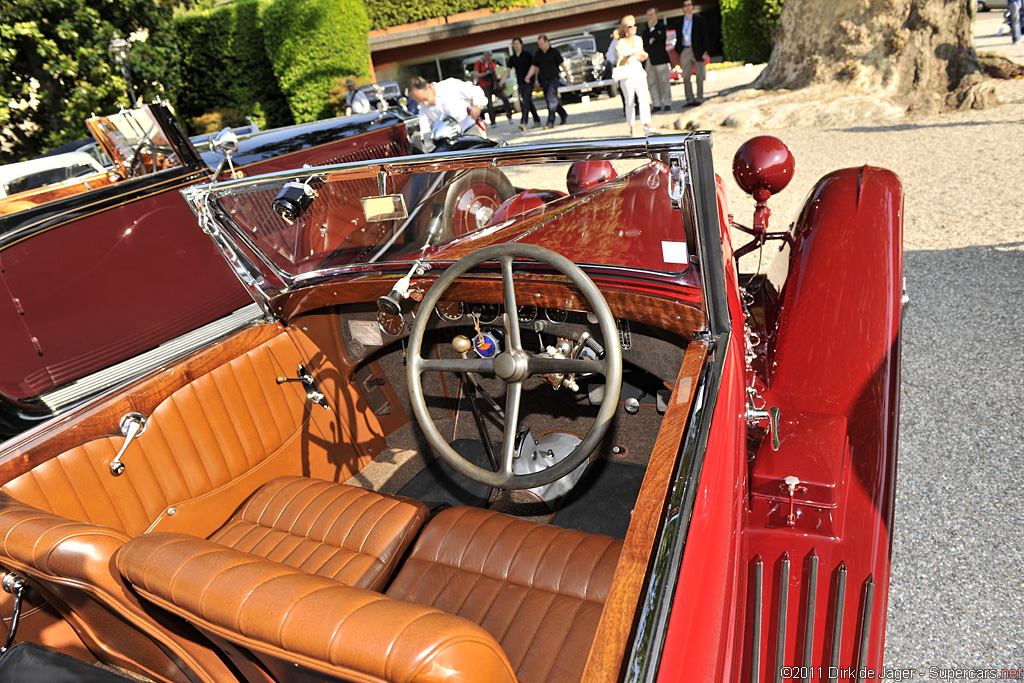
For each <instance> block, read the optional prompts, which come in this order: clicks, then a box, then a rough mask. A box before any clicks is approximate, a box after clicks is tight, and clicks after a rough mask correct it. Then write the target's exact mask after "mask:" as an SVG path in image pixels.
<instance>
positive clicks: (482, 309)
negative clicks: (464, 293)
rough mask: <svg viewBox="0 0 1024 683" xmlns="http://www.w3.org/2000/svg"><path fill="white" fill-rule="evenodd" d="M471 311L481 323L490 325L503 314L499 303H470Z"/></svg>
mask: <svg viewBox="0 0 1024 683" xmlns="http://www.w3.org/2000/svg"><path fill="white" fill-rule="evenodd" d="M469 312H470V313H471V314H472V315H473V317H475V318H479V319H480V324H481V325H490V324H491V323H493V322H494V321H495V320H497V319H498V316H499V315H501V306H499V305H498V304H470V305H469Z"/></svg>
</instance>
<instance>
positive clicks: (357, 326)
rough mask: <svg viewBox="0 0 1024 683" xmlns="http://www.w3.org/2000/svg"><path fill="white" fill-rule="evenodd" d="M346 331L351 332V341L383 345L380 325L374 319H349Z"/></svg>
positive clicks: (366, 344)
mask: <svg viewBox="0 0 1024 683" xmlns="http://www.w3.org/2000/svg"><path fill="white" fill-rule="evenodd" d="M348 331H349V332H350V333H351V334H352V341H354V342H357V343H359V344H362V345H363V346H383V345H384V340H383V339H382V338H381V336H380V326H379V325H378V324H377V321H376V320H350V321H349V322H348Z"/></svg>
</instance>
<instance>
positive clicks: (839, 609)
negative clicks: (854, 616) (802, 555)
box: [828, 562, 846, 683]
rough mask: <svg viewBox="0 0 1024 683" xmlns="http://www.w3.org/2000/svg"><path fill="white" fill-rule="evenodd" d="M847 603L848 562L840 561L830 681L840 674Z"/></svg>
mask: <svg viewBox="0 0 1024 683" xmlns="http://www.w3.org/2000/svg"><path fill="white" fill-rule="evenodd" d="M845 604H846V563H845V562H840V563H839V571H838V572H836V615H835V619H834V620H833V622H832V653H831V656H830V657H829V660H828V663H829V673H830V674H831V673H835V674H836V675H835V676H832V675H830V676H829V677H828V681H829V683H836V681H837V679H838V676H839V650H840V646H841V645H842V642H843V608H844V606H845Z"/></svg>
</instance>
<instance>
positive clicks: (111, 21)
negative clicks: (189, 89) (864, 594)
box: [0, 0, 179, 162]
mask: <svg viewBox="0 0 1024 683" xmlns="http://www.w3.org/2000/svg"><path fill="white" fill-rule="evenodd" d="M114 33H118V34H120V36H121V37H122V38H125V37H128V38H129V40H130V42H131V45H132V48H131V52H130V53H129V61H128V65H129V69H130V75H131V78H132V81H133V82H134V85H135V88H136V92H137V94H138V95H139V96H140V97H143V98H146V99H152V98H153V97H154V96H157V95H159V96H161V97H164V98H167V99H172V100H173V97H174V95H175V93H176V92H177V89H178V86H179V68H178V50H177V47H176V45H175V42H174V34H173V31H172V30H171V9H170V6H169V5H162V4H159V3H156V2H154V1H153V0H117V1H116V2H115V1H112V0H106V1H104V2H95V1H90V0H4V2H3V3H0V72H2V73H3V74H4V78H2V79H0V161H4V162H11V161H18V160H21V159H27V158H30V157H32V156H35V155H36V154H38V153H39V152H41V151H44V150H47V149H50V148H52V147H55V146H58V145H60V144H63V143H65V142H70V141H73V140H77V139H79V138H82V137H85V136H86V135H87V131H86V128H85V119H86V118H88V117H89V116H90V115H91V114H93V113H108V112H111V111H113V110H116V109H117V108H119V107H121V106H128V104H129V99H128V96H127V94H126V90H127V88H126V83H125V79H124V78H123V77H122V75H121V72H120V70H119V69H118V68H117V67H116V66H115V65H114V64H113V61H112V59H111V58H110V55H109V54H108V52H107V46H108V44H109V42H110V39H111V37H112V36H113V35H114Z"/></svg>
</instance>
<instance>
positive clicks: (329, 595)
mask: <svg viewBox="0 0 1024 683" xmlns="http://www.w3.org/2000/svg"><path fill="white" fill-rule="evenodd" d="M116 561H117V567H118V569H119V570H120V572H121V573H122V575H123V576H124V578H125V579H126V580H127V581H129V582H130V583H131V584H132V585H133V586H134V587H135V589H136V591H137V592H138V593H139V594H140V595H141V596H142V597H143V598H145V599H147V600H150V601H152V602H153V603H154V604H156V605H158V606H160V607H162V608H164V609H165V610H167V611H169V612H171V613H173V614H176V615H178V616H180V617H182V618H184V619H186V620H188V621H189V622H190V623H192V624H194V625H195V626H196V627H197V628H199V629H200V630H202V631H203V632H204V633H206V634H207V635H208V636H209V637H210V638H211V639H213V640H214V641H215V642H218V643H219V644H220V645H221V647H222V648H223V649H224V651H225V652H226V653H228V654H229V656H231V657H232V659H233V660H234V662H235V664H236V666H237V667H238V669H239V671H242V672H243V674H244V673H246V672H250V671H252V672H256V673H257V674H258V675H256V676H254V677H253V678H254V679H258V678H259V674H260V672H261V671H263V670H265V671H267V672H269V673H270V675H271V676H272V677H273V678H274V679H275V680H277V681H309V680H325V679H328V678H330V677H338V678H343V679H345V680H358V681H408V682H409V683H433V682H434V681H438V682H440V681H481V682H486V683H504V682H509V683H511V682H512V681H515V674H514V673H513V671H512V667H511V665H510V664H509V662H508V659H507V658H506V657H505V654H504V652H503V651H502V649H501V647H500V646H499V645H498V643H497V642H495V640H494V638H493V637H491V636H490V635H489V634H488V633H487V632H486V631H485V630H484V629H482V628H480V627H478V626H477V625H475V624H472V623H470V622H468V621H466V620H465V619H461V618H459V617H456V616H452V615H450V614H445V613H444V612H442V611H441V610H438V609H434V608H431V607H424V606H421V605H414V604H409V603H404V602H400V601H398V600H392V599H390V598H386V597H384V596H382V595H381V594H379V593H373V592H370V591H366V590H362V589H359V588H352V587H348V586H342V585H340V584H338V583H336V582H334V581H332V580H330V579H326V578H323V577H320V576H312V575H310V574H306V573H305V572H302V571H300V570H297V569H294V568H291V567H287V566H285V565H282V564H279V563H276V562H271V561H268V560H265V559H263V558H259V557H255V556H253V555H251V554H248V553H243V552H240V551H237V550H234V549H231V548H226V547H223V546H220V545H217V544H215V543H211V542H210V541H205V540H202V539H197V538H194V537H191V536H186V535H184V534H175V533H153V534H145V535H143V536H139V537H138V538H135V539H133V540H131V541H129V542H128V543H126V544H125V545H124V547H123V548H122V549H121V550H120V551H119V552H118V554H117V557H116ZM250 657H253V658H255V659H256V660H258V662H259V666H260V667H262V669H259V668H257V665H255V664H254V663H253V661H252V660H251V659H250Z"/></svg>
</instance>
